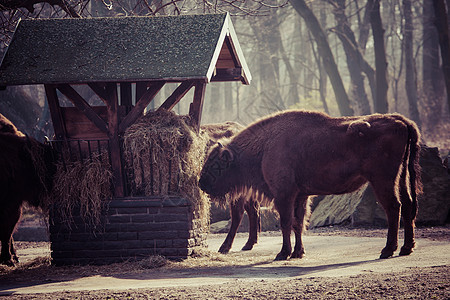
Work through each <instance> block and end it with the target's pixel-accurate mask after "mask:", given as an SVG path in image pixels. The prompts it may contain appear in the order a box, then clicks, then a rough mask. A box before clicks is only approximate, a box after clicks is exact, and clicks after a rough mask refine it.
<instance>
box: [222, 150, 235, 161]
mask: <svg viewBox="0 0 450 300" xmlns="http://www.w3.org/2000/svg"><path fill="white" fill-rule="evenodd" d="M220 159H221V160H223V161H226V162H231V161H233V160H234V155H233V152H231V151H230V149H227V148H224V149H223V150H222V152H220Z"/></svg>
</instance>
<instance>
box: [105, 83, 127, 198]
mask: <svg viewBox="0 0 450 300" xmlns="http://www.w3.org/2000/svg"><path fill="white" fill-rule="evenodd" d="M106 90H107V92H108V97H107V99H106V100H108V101H107V102H108V104H107V105H106V109H107V115H108V137H109V147H110V149H109V151H110V155H111V168H112V173H113V179H112V181H113V189H114V196H115V197H123V196H125V192H124V186H125V181H124V176H123V170H122V157H121V155H120V152H121V151H120V140H119V99H118V96H117V86H116V84H111V85H108V86H107V88H106Z"/></svg>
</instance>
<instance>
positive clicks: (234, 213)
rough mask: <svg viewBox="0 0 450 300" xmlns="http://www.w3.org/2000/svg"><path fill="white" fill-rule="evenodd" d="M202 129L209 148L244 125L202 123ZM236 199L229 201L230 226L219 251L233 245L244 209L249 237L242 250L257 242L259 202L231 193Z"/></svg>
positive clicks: (226, 250)
mask: <svg viewBox="0 0 450 300" xmlns="http://www.w3.org/2000/svg"><path fill="white" fill-rule="evenodd" d="M201 129H202V131H203V132H204V133H205V134H206V135H207V136H208V138H209V141H208V144H207V148H211V147H212V146H213V145H215V144H216V143H217V142H218V141H220V140H224V139H229V138H231V137H233V136H234V135H236V134H238V133H239V132H240V131H241V130H242V129H244V126H242V125H241V124H239V123H236V122H230V121H228V122H225V123H217V124H206V125H202V127H201ZM233 196H235V197H236V200H232V201H231V202H230V212H231V226H230V230H229V231H228V234H227V237H226V238H225V241H224V242H223V244H222V245H221V246H220V248H219V252H220V253H224V254H225V253H228V252H229V251H230V249H231V246H232V245H233V241H234V237H235V236H236V232H237V230H238V228H239V225H240V224H241V220H242V217H243V215H244V210H245V211H246V212H247V215H248V220H249V227H250V228H249V237H248V240H247V242H246V243H245V245H244V247H243V248H242V250H251V249H252V248H253V245H254V244H256V243H257V242H258V232H259V231H260V230H261V218H260V215H259V202H258V201H254V200H253V199H252V198H250V199H249V200H247V201H246V198H245V197H244V196H243V195H233Z"/></svg>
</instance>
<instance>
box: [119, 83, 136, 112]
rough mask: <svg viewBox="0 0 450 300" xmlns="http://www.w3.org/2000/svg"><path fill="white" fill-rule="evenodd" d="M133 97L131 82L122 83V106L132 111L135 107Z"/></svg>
mask: <svg viewBox="0 0 450 300" xmlns="http://www.w3.org/2000/svg"><path fill="white" fill-rule="evenodd" d="M131 97H132V96H131V82H121V83H120V105H123V106H126V107H127V108H130V109H131V106H132V105H133V103H132V99H131ZM127 113H128V111H127Z"/></svg>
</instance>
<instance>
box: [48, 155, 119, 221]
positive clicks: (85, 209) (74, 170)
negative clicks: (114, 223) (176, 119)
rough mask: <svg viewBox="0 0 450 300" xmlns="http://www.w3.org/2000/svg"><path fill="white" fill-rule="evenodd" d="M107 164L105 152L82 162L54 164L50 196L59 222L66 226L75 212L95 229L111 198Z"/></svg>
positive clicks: (109, 166) (110, 174) (110, 175)
mask: <svg viewBox="0 0 450 300" xmlns="http://www.w3.org/2000/svg"><path fill="white" fill-rule="evenodd" d="M111 180H112V172H111V165H110V163H109V160H108V154H107V153H106V152H104V153H102V154H101V155H98V154H97V155H92V157H91V158H87V159H84V160H82V161H75V162H70V163H69V164H67V165H66V166H64V165H63V163H62V162H59V163H58V165H57V171H56V175H55V177H54V187H53V190H52V193H51V198H52V199H53V201H52V202H53V203H54V204H55V209H56V212H57V214H58V215H59V217H60V218H61V221H62V222H64V223H66V224H67V225H68V226H69V227H70V223H71V222H72V221H73V215H72V214H73V212H74V211H78V210H79V213H80V217H81V218H82V219H83V221H84V223H85V224H88V225H91V226H92V227H93V228H95V227H96V226H97V225H99V224H100V221H101V218H100V217H101V213H102V210H103V209H104V207H105V204H106V203H107V200H108V199H111V197H112V192H111Z"/></svg>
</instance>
